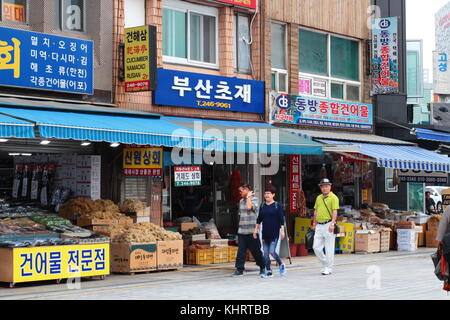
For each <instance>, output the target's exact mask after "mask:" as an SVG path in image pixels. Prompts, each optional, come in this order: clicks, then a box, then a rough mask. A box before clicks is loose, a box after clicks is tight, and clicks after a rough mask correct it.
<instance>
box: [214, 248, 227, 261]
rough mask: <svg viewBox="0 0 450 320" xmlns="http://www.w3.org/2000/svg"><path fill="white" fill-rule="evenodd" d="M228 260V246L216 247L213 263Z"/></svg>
mask: <svg viewBox="0 0 450 320" xmlns="http://www.w3.org/2000/svg"><path fill="white" fill-rule="evenodd" d="M227 262H228V247H220V248H214V262H213V263H227Z"/></svg>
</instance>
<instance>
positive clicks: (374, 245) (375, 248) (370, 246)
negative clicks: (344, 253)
mask: <svg viewBox="0 0 450 320" xmlns="http://www.w3.org/2000/svg"><path fill="white" fill-rule="evenodd" d="M355 252H369V253H373V252H380V233H379V232H376V231H373V230H357V231H356V234H355Z"/></svg>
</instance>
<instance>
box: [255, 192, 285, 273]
mask: <svg viewBox="0 0 450 320" xmlns="http://www.w3.org/2000/svg"><path fill="white" fill-rule="evenodd" d="M275 192H276V188H275V187H273V186H269V187H267V188H266V190H265V191H264V200H265V201H264V202H263V203H262V204H261V208H260V209H259V215H258V219H257V220H256V228H255V231H254V232H253V238H255V239H257V238H258V233H259V230H260V227H261V223H262V241H263V249H264V262H265V273H263V274H262V275H261V276H262V277H272V276H273V274H272V269H271V266H270V264H271V263H270V255H272V257H274V258H275V260H276V261H277V263H278V265H279V267H280V275H282V276H284V275H285V274H286V267H285V265H284V263H283V261H281V258H280V256H279V255H278V254H277V252H276V251H275V248H276V246H277V243H278V239H279V238H281V240H283V239H284V237H285V232H284V209H283V207H282V205H281V204H280V203H278V202H277V201H275V200H274V198H275Z"/></svg>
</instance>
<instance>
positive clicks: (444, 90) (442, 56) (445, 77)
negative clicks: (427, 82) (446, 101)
mask: <svg viewBox="0 0 450 320" xmlns="http://www.w3.org/2000/svg"><path fill="white" fill-rule="evenodd" d="M449 75H450V69H449V59H448V55H447V53H445V52H438V51H433V82H434V93H438V94H450V77H449Z"/></svg>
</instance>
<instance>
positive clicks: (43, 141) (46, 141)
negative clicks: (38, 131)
mask: <svg viewBox="0 0 450 320" xmlns="http://www.w3.org/2000/svg"><path fill="white" fill-rule="evenodd" d="M50 142H51V141H50V140H42V141H41V142H40V144H49V143H50Z"/></svg>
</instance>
